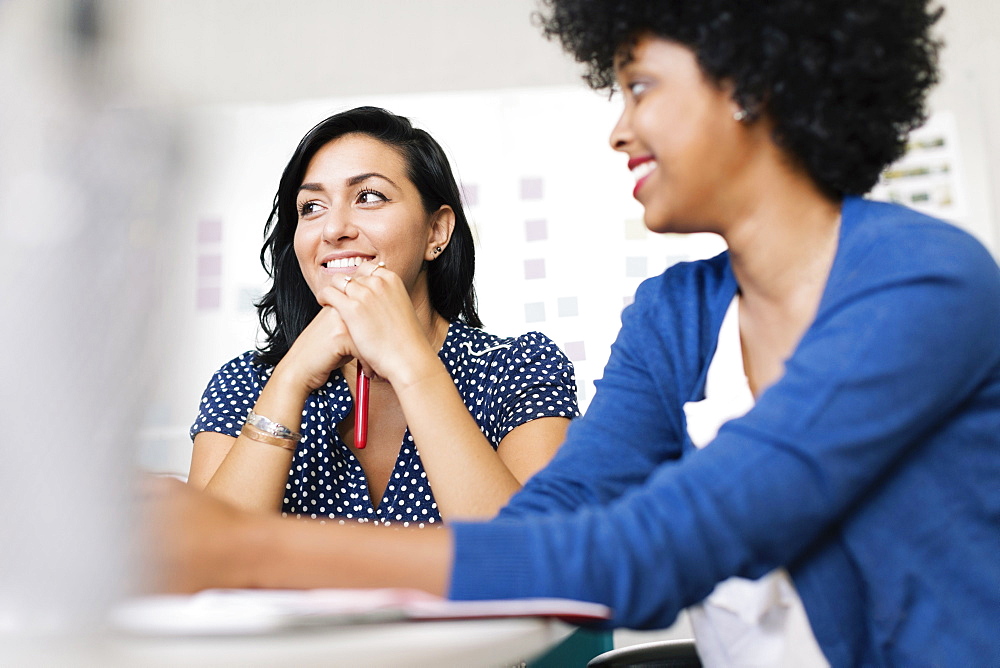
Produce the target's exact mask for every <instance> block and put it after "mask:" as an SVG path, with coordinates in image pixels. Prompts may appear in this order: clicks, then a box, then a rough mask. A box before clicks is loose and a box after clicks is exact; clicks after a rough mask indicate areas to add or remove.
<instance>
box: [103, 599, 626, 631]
mask: <svg viewBox="0 0 1000 668" xmlns="http://www.w3.org/2000/svg"><path fill="white" fill-rule="evenodd" d="M610 614H611V611H610V609H609V608H608V607H607V606H604V605H601V604H599V603H587V602H583V601H572V600H568V599H559V598H529V599H511V600H488V601H450V600H448V599H444V598H440V597H438V596H433V595H431V594H428V593H426V592H422V591H419V590H415V589H309V590H274V589H210V590H206V591H203V592H200V593H198V594H193V595H189V596H188V595H161V596H146V597H141V598H135V599H131V600H129V601H126V602H125V603H123V604H122V605H119V606H118V607H117V608H116V609H115V610H114V612H113V614H112V617H111V624H112V626H113V627H114V628H115V629H117V630H119V631H124V632H127V633H135V634H142V635H253V634H265V633H274V632H280V631H285V630H291V629H296V628H304V627H316V626H337V625H346V624H364V623H380V622H395V621H421V620H447V619H482V618H496V617H556V618H559V619H563V620H566V621H570V622H586V621H597V620H602V619H607V618H608V617H610Z"/></svg>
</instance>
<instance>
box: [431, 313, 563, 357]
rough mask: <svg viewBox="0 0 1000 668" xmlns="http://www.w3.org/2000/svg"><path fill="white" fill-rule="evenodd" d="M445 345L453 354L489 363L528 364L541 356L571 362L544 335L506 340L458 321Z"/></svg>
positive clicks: (531, 334) (527, 335) (534, 334)
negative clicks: (522, 362)
mask: <svg viewBox="0 0 1000 668" xmlns="http://www.w3.org/2000/svg"><path fill="white" fill-rule="evenodd" d="M445 346H446V348H447V351H446V352H447V353H448V354H449V355H462V356H463V357H468V358H473V359H479V360H481V361H484V362H489V363H498V362H500V363H502V362H504V361H508V362H510V361H514V360H515V359H521V360H522V361H527V360H529V359H536V358H538V357H550V358H553V359H555V360H558V361H560V362H562V361H565V362H566V363H569V360H568V359H567V358H566V355H565V354H564V353H563V351H562V350H561V349H560V348H559V346H558V345H556V343H555V342H554V341H553V340H552V339H550V338H549V337H548V336H546V335H545V334H543V333H541V332H527V333H526V334H521V335H519V336H508V337H502V336H497V335H496V334H491V333H489V332H486V331H484V330H481V329H476V328H474V327H470V326H468V325H466V324H463V323H459V322H456V323H452V325H451V329H450V330H449V333H448V337H447V339H446V341H445Z"/></svg>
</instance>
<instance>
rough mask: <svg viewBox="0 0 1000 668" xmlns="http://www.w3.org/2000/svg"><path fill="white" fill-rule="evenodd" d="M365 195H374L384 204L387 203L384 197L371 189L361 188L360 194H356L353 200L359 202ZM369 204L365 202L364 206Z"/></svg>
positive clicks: (386, 198) (387, 199)
mask: <svg viewBox="0 0 1000 668" xmlns="http://www.w3.org/2000/svg"><path fill="white" fill-rule="evenodd" d="M365 195H375V196H376V197H379V198H380V199H382V200H383V201H385V202H388V201H389V198H388V197H386V196H385V195H383V194H382V193H380V192H379V191H377V190H372V189H371V188H362V189H361V192H359V193H358V196H357V197H356V198H355V200H360V199H361V198H362V197H364V196H365ZM370 203H371V202H365V204H370Z"/></svg>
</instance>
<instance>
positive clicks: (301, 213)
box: [298, 200, 315, 218]
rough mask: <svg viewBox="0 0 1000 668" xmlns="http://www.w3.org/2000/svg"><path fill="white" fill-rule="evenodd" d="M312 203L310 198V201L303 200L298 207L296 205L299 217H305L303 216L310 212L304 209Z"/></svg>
mask: <svg viewBox="0 0 1000 668" xmlns="http://www.w3.org/2000/svg"><path fill="white" fill-rule="evenodd" d="M313 204H315V202H313V201H312V200H310V201H308V202H303V203H302V204H300V205H299V207H298V210H299V218H305V217H306V216H308V215H309V214H310V213H312V212H311V211H306V209H307V208H308V207H310V206H312V205H313Z"/></svg>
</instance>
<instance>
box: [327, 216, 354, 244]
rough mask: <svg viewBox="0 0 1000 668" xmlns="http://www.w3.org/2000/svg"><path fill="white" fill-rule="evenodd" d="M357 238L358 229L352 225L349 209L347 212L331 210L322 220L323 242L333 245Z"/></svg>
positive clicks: (352, 219)
mask: <svg viewBox="0 0 1000 668" xmlns="http://www.w3.org/2000/svg"><path fill="white" fill-rule="evenodd" d="M357 236H358V227H357V225H355V223H354V218H353V215H352V212H351V211H350V209H348V210H347V211H337V210H335V209H331V210H330V211H328V212H327V213H326V216H324V220H323V241H325V242H327V243H335V242H337V241H343V240H346V239H353V238H355V237H357Z"/></svg>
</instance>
